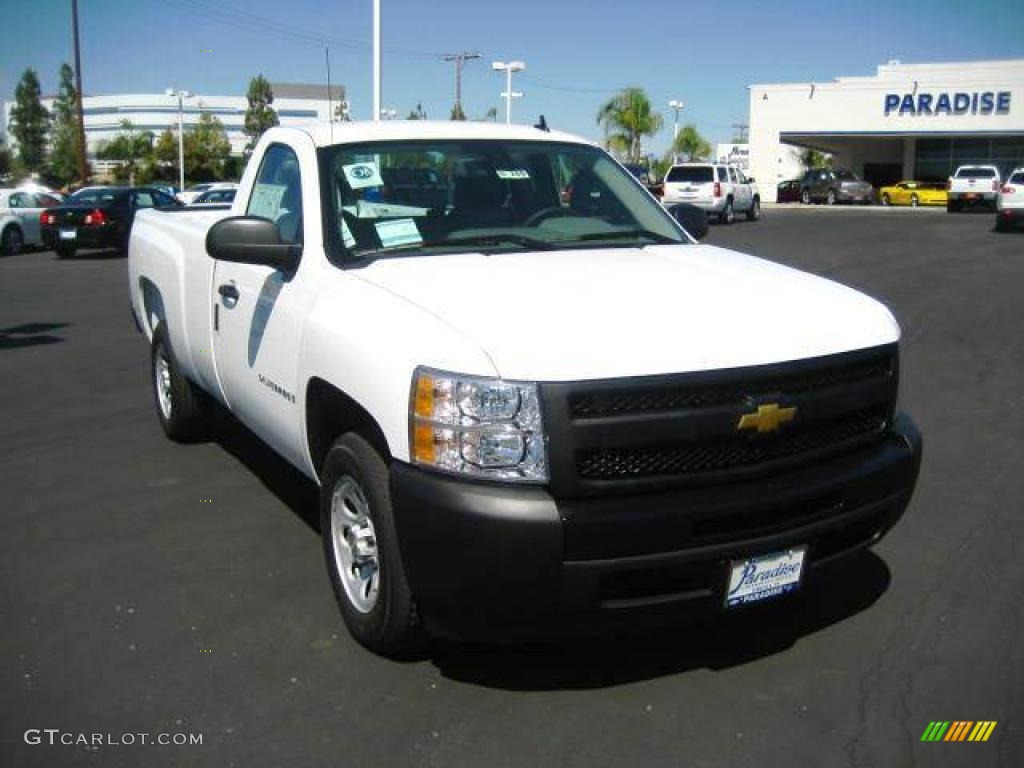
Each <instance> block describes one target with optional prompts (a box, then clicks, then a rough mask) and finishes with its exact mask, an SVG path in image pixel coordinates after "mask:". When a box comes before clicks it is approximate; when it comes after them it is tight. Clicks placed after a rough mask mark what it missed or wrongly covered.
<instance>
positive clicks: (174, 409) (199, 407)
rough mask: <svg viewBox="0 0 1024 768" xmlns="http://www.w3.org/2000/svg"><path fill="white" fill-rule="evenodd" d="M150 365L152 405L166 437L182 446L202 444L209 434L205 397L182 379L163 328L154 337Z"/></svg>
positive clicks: (160, 326)
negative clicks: (198, 442) (183, 444)
mask: <svg viewBox="0 0 1024 768" xmlns="http://www.w3.org/2000/svg"><path fill="white" fill-rule="evenodd" d="M150 362H151V366H150V381H151V382H152V384H153V401H154V404H155V405H156V415H157V418H158V419H159V420H160V426H161V427H162V428H163V430H164V434H165V435H167V437H169V438H170V439H171V440H174V441H175V442H179V443H190V442H195V441H197V440H202V439H203V438H204V437H206V435H207V433H208V431H209V408H208V404H207V402H206V399H205V395H204V394H203V393H202V392H201V391H200V390H199V388H198V387H197V386H196V385H195V384H193V383H192V382H191V381H189V380H188V379H187V378H185V376H183V375H182V373H181V371H180V370H179V368H178V364H177V362H175V360H174V355H173V354H172V352H171V345H170V343H169V342H168V340H167V333H166V331H165V330H164V327H163V325H159V326H157V329H156V332H155V333H154V334H153V345H152V348H151V354H150Z"/></svg>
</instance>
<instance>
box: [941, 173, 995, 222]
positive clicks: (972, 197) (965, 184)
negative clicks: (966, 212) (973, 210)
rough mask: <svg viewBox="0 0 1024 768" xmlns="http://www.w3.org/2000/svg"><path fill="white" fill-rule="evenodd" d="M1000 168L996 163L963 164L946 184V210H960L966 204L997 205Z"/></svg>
mask: <svg viewBox="0 0 1024 768" xmlns="http://www.w3.org/2000/svg"><path fill="white" fill-rule="evenodd" d="M1000 186H1001V183H1000V180H999V169H998V168H996V167H995V166H994V165H961V166H960V167H959V168H957V169H956V173H954V174H953V175H952V176H950V177H949V181H948V182H947V184H946V189H947V192H946V210H947V211H949V212H951V213H952V212H953V211H959V210H960V209H961V208H963V207H964V206H965V205H969V206H975V205H987V206H990V207H991V208H992V209H993V210H995V207H996V195H998V194H999V187H1000Z"/></svg>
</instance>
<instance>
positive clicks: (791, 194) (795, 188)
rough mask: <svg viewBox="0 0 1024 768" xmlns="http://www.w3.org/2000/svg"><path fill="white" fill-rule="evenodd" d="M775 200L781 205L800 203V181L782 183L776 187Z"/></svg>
mask: <svg viewBox="0 0 1024 768" xmlns="http://www.w3.org/2000/svg"><path fill="white" fill-rule="evenodd" d="M775 200H776V202H779V203H799V202H800V179H790V180H789V181H780V182H779V184H778V186H776V187H775Z"/></svg>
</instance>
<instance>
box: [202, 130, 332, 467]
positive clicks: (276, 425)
mask: <svg viewBox="0 0 1024 768" xmlns="http://www.w3.org/2000/svg"><path fill="white" fill-rule="evenodd" d="M246 215H247V216H260V217H262V218H267V219H270V220H271V221H273V222H275V223H276V224H277V226H278V230H279V232H280V235H281V239H282V241H284V242H289V243H301V242H302V241H303V217H302V186H301V174H300V170H299V161H298V157H297V156H296V154H295V152H294V150H292V149H291V148H290V147H287V146H284V145H282V144H273V145H271V146H270V147H269V148H268V149H267V151H266V153H265V154H264V156H263V160H262V162H261V164H260V169H259V172H258V174H257V177H256V181H255V183H254V185H253V189H252V193H251V195H250V196H249V202H248V205H247V208H246ZM307 258H308V257H307ZM301 275H302V267H301V265H300V266H299V268H298V269H297V270H296V272H295V273H294V274H286V273H284V272H282V271H281V270H277V269H273V268H272V267H267V266H262V265H254V264H239V263H234V262H227V261H220V260H218V261H217V262H216V264H215V267H214V275H213V297H212V298H213V302H214V332H213V338H214V359H215V362H216V366H217V375H218V378H219V379H220V381H221V385H222V387H223V391H224V396H225V399H226V400H227V402H228V405H229V406H230V408H231V410H232V412H234V414H235V415H236V416H238V417H239V418H240V419H241V420H242V422H243V423H244V424H246V425H247V426H248V427H249V428H250V429H252V430H253V431H254V432H255V433H256V434H257V435H259V436H260V437H261V438H262V439H263V440H265V441H266V442H267V443H269V444H270V445H271V446H273V447H274V448H275V449H276V450H277V451H278V452H279V453H281V454H282V455H283V456H285V457H286V458H288V459H289V460H291V461H293V462H294V463H297V464H301V463H302V462H303V461H304V459H303V450H302V425H301V421H302V416H301V414H302V413H303V409H302V408H301V407H300V405H301V404H300V403H299V402H298V401H297V398H298V395H299V382H298V381H297V380H296V379H297V375H298V354H299V341H300V336H301V333H302V327H303V319H304V317H305V312H304V310H308V306H309V303H310V302H311V301H312V298H311V297H310V295H309V292H308V289H306V288H305V287H304V285H303V281H302V278H301ZM307 282H308V281H307Z"/></svg>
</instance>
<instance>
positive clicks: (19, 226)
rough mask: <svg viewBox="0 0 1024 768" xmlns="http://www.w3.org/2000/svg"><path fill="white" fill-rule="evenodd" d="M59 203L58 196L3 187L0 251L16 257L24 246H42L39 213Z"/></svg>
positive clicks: (0, 213)
mask: <svg viewBox="0 0 1024 768" xmlns="http://www.w3.org/2000/svg"><path fill="white" fill-rule="evenodd" d="M57 205H60V199H59V198H58V196H57V195H55V194H51V193H49V192H29V191H27V190H25V189H0V253H2V254H3V255H5V256H13V255H15V254H16V253H18V252H19V251H21V249H22V248H24V247H25V246H41V245H42V244H43V239H42V234H41V232H40V228H39V215H40V214H41V213H42V212H43V211H45V210H47V209H50V208H53V207H54V206H57Z"/></svg>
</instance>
